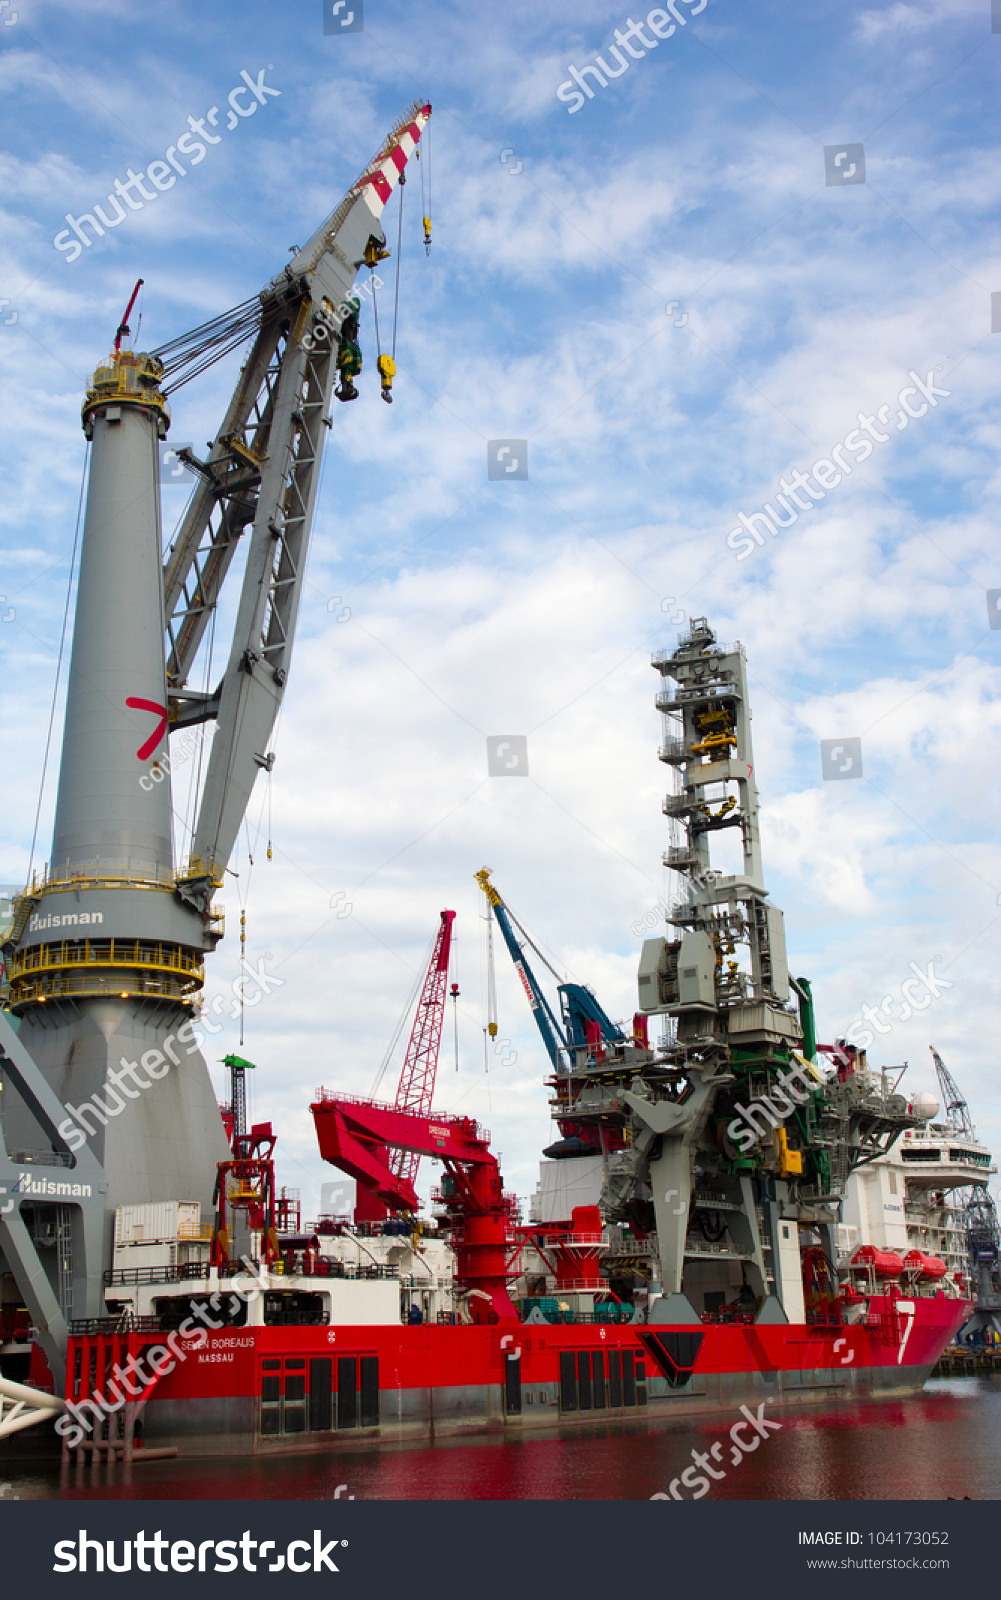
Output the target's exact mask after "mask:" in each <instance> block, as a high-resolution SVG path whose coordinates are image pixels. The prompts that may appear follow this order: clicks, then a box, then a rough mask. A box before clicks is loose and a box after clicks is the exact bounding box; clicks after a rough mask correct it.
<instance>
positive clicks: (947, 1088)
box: [928, 1044, 977, 1139]
mask: <svg viewBox="0 0 1001 1600" xmlns="http://www.w3.org/2000/svg"><path fill="white" fill-rule="evenodd" d="M928 1048H929V1050H930V1051H931V1054H932V1060H933V1061H934V1063H935V1073H936V1076H937V1078H938V1083H939V1088H940V1089H941V1091H942V1102H943V1104H942V1109H943V1111H944V1112H945V1114H946V1116H947V1117H948V1119H949V1121H950V1123H951V1124H952V1126H953V1127H954V1128H956V1129H958V1131H959V1132H960V1133H965V1134H966V1136H967V1138H969V1139H975V1138H976V1137H977V1133H976V1129H975V1128H974V1126H973V1118H972V1117H971V1116H970V1108H969V1106H968V1105H967V1103H966V1101H965V1099H964V1098H963V1095H962V1093H961V1091H960V1088H959V1085H958V1084H957V1082H956V1080H955V1078H954V1077H953V1076H952V1073H951V1072H950V1071H949V1069H948V1067H947V1066H946V1064H945V1062H944V1061H943V1060H942V1057H941V1056H940V1055H939V1053H938V1051H937V1050H936V1049H935V1046H934V1045H933V1044H930V1045H929V1046H928Z"/></svg>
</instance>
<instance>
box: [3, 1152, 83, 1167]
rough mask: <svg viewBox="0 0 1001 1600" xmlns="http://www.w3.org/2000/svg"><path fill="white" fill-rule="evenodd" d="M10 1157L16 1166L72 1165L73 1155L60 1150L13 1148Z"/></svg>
mask: <svg viewBox="0 0 1001 1600" xmlns="http://www.w3.org/2000/svg"><path fill="white" fill-rule="evenodd" d="M9 1159H10V1160H11V1161H12V1162H13V1164H14V1165H15V1166H16V1167H20V1166H25V1167H72V1166H73V1165H74V1161H73V1157H72V1156H68V1155H64V1154H62V1153H61V1152H60V1151H58V1150H11V1151H10V1154H9Z"/></svg>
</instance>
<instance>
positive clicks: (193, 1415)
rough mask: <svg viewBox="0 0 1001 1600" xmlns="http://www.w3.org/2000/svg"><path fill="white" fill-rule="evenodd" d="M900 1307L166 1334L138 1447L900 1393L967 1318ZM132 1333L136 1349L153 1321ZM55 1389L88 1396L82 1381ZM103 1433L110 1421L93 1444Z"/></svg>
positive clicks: (944, 1305)
mask: <svg viewBox="0 0 1001 1600" xmlns="http://www.w3.org/2000/svg"><path fill="white" fill-rule="evenodd" d="M904 1304H905V1305H908V1306H909V1307H911V1306H912V1307H913V1311H911V1310H910V1309H909V1310H908V1312H907V1313H906V1314H901V1313H900V1312H899V1311H896V1310H895V1309H894V1307H893V1305H892V1303H891V1302H885V1301H882V1300H873V1301H872V1302H870V1307H869V1314H868V1316H867V1318H866V1321H865V1324H857V1325H853V1326H844V1327H831V1328H818V1327H813V1326H805V1325H799V1326H797V1325H792V1324H788V1325H782V1326H748V1325H737V1326H733V1325H710V1326H695V1327H677V1328H672V1327H662V1326H652V1325H651V1326H647V1325H634V1324H629V1325H625V1326H623V1325H601V1324H568V1325H560V1324H545V1323H535V1324H531V1323H523V1324H516V1325H512V1324H504V1323H497V1324H492V1325H488V1326H467V1327H463V1326H441V1327H439V1326H418V1327H401V1326H386V1325H384V1324H382V1325H374V1326H365V1325H359V1326H339V1327H289V1326H281V1327H248V1328H242V1329H229V1330H227V1331H226V1332H223V1333H209V1334H207V1335H206V1337H205V1340H204V1343H202V1342H200V1341H199V1340H198V1339H197V1337H196V1338H194V1339H187V1338H184V1339H178V1338H177V1337H176V1336H175V1339H174V1343H173V1349H174V1351H175V1353H177V1352H178V1351H181V1352H183V1358H182V1359H179V1360H177V1361H176V1363H175V1364H174V1365H173V1368H172V1370H170V1371H169V1372H166V1373H165V1374H164V1376H163V1377H162V1378H161V1379H160V1380H159V1382H158V1383H157V1385H156V1388H155V1390H154V1391H153V1392H152V1393H151V1394H150V1396H149V1398H148V1400H147V1401H146V1403H145V1406H144V1416H143V1420H142V1429H141V1436H142V1443H141V1447H144V1448H150V1449H152V1448H157V1449H160V1448H165V1447H166V1448H176V1449H177V1451H178V1453H179V1455H182V1456H185V1457H194V1456H225V1455H236V1454H241V1455H245V1454H248V1453H249V1454H257V1455H272V1454H285V1453H298V1452H301V1451H313V1450H320V1449H324V1448H327V1449H329V1448H330V1447H331V1446H336V1447H337V1448H342V1447H344V1446H347V1445H350V1444H351V1443H352V1442H355V1441H357V1442H358V1443H359V1444H361V1443H365V1444H368V1445H371V1444H373V1443H385V1444H389V1445H391V1444H394V1443H398V1442H403V1441H407V1440H427V1439H435V1438H437V1437H446V1436H454V1435H475V1434H477V1433H494V1434H496V1433H498V1432H501V1433H508V1434H523V1433H525V1432H531V1431H532V1430H535V1429H538V1428H552V1427H554V1426H557V1425H558V1426H563V1425H570V1426H573V1425H580V1424H582V1423H593V1422H595V1421H602V1420H607V1421H616V1422H620V1421H630V1420H634V1421H645V1420H651V1421H652V1420H655V1419H667V1418H670V1417H672V1416H692V1415H709V1414H712V1413H725V1414H727V1415H728V1416H730V1418H731V1420H732V1418H733V1416H734V1415H735V1414H736V1413H738V1412H739V1408H740V1406H741V1405H748V1406H753V1407H754V1408H755V1410H757V1408H758V1407H760V1406H761V1405H762V1403H763V1402H764V1403H766V1404H768V1405H769V1406H774V1407H782V1406H796V1407H801V1406H803V1405H808V1404H816V1403H831V1402H847V1403H851V1402H854V1401H870V1400H873V1399H879V1398H891V1397H895V1398H899V1397H900V1396H902V1395H906V1394H910V1393H915V1392H917V1391H918V1390H919V1389H920V1388H921V1386H922V1384H923V1383H924V1382H925V1380H926V1378H927V1377H928V1375H929V1373H930V1372H931V1370H932V1368H933V1367H934V1365H935V1363H936V1362H937V1360H938V1358H939V1356H940V1355H941V1353H942V1351H943V1349H944V1348H945V1346H946V1345H947V1344H948V1343H949V1342H950V1340H951V1339H952V1338H953V1337H954V1335H955V1333H956V1331H957V1329H958V1328H959V1327H960V1326H961V1324H962V1322H963V1321H964V1319H965V1318H966V1317H967V1316H968V1315H969V1304H968V1302H966V1301H964V1300H956V1299H953V1298H947V1297H945V1296H934V1297H927V1298H921V1299H918V1298H916V1299H915V1300H914V1301H913V1302H910V1303H907V1302H904ZM127 1338H128V1343H129V1349H130V1352H132V1353H134V1354H140V1353H141V1352H142V1351H143V1350H144V1349H145V1350H146V1351H148V1350H149V1349H150V1347H151V1346H152V1345H153V1344H154V1343H155V1342H156V1338H157V1336H156V1335H137V1334H130V1335H128V1336H127ZM121 1343H122V1341H121V1340H120V1339H119V1338H117V1337H116V1338H115V1340H114V1344H115V1346H116V1350H115V1357H116V1359H117V1358H118V1356H120V1354H121V1353H122V1351H121V1348H120V1347H121ZM111 1344H112V1340H111V1339H108V1340H107V1341H105V1340H103V1339H99V1338H97V1337H93V1338H90V1339H86V1340H85V1339H83V1338H79V1339H75V1340H74V1341H73V1345H74V1346H83V1347H84V1348H83V1349H82V1350H81V1352H80V1359H79V1361H77V1360H76V1355H75V1350H74V1349H71V1353H70V1367H69V1370H70V1372H71V1374H72V1373H73V1372H74V1370H77V1371H78V1372H80V1373H81V1374H82V1373H86V1372H87V1371H88V1370H97V1371H103V1370H105V1361H106V1359H109V1357H108V1348H107V1347H108V1346H110V1345H111ZM98 1346H100V1347H103V1348H95V1347H98ZM67 1398H68V1399H70V1400H71V1401H76V1402H79V1401H80V1400H81V1399H83V1398H84V1391H83V1389H82V1388H81V1387H80V1386H79V1384H78V1385H77V1387H76V1393H75V1394H74V1393H73V1390H72V1385H71V1386H70V1392H69V1393H68V1395H67ZM100 1432H104V1433H105V1434H107V1424H105V1425H104V1427H103V1428H99V1427H96V1428H95V1429H94V1432H92V1433H88V1435H87V1439H88V1441H89V1440H90V1439H93V1438H94V1437H95V1436H99V1434H100ZM112 1436H114V1433H113V1434H112ZM137 1442H138V1441H137ZM85 1448H86V1446H85Z"/></svg>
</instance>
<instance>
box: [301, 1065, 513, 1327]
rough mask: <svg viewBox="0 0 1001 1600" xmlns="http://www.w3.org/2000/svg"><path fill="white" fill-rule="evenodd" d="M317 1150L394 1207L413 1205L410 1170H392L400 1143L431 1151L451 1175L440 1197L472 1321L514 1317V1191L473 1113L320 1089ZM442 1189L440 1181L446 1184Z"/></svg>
mask: <svg viewBox="0 0 1001 1600" xmlns="http://www.w3.org/2000/svg"><path fill="white" fill-rule="evenodd" d="M311 1110H312V1113H313V1121H314V1122H315V1124H316V1137H317V1141H318V1143H319V1146H320V1154H321V1156H322V1157H323V1159H324V1160H325V1161H329V1162H331V1163H332V1165H333V1166H335V1167H338V1168H339V1169H340V1171H342V1172H346V1173H348V1174H349V1175H350V1176H351V1177H353V1178H357V1179H358V1181H359V1182H360V1183H363V1184H365V1185H366V1186H368V1187H369V1188H370V1189H372V1190H374V1191H375V1193H376V1194H377V1196H378V1198H379V1199H380V1200H381V1201H383V1203H384V1204H385V1205H387V1206H388V1207H389V1208H390V1210H392V1211H416V1210H417V1209H418V1206H419V1200H418V1196H417V1193H416V1191H415V1189H414V1186H413V1184H412V1182H411V1181H410V1179H409V1178H405V1177H400V1176H398V1175H397V1173H396V1172H395V1171H394V1170H393V1167H392V1165H391V1156H392V1154H393V1153H395V1152H396V1151H400V1150H402V1151H404V1152H408V1153H410V1154H413V1155H416V1156H418V1157H419V1156H422V1155H427V1156H436V1157H437V1158H438V1160H439V1161H440V1162H441V1163H442V1166H443V1167H444V1169H445V1172H446V1174H447V1176H448V1178H449V1180H450V1188H449V1191H448V1194H447V1196H446V1197H445V1204H446V1205H447V1206H448V1209H449V1211H450V1213H451V1219H452V1220H453V1243H454V1246H455V1251H456V1270H455V1275H456V1278H457V1279H458V1280H459V1282H460V1283H461V1284H462V1285H463V1286H464V1288H465V1289H466V1290H467V1291H469V1292H470V1304H469V1310H470V1314H471V1315H472V1318H473V1321H474V1322H487V1321H494V1320H498V1321H502V1322H508V1321H511V1322H517V1321H518V1313H517V1312H516V1310H515V1308H514V1305H513V1303H512V1301H511V1298H510V1296H509V1294H508V1292H507V1282H508V1279H509V1277H511V1276H513V1275H514V1274H512V1273H510V1272H509V1271H508V1259H509V1255H510V1247H511V1243H512V1239H511V1216H512V1209H513V1201H512V1198H511V1197H510V1196H508V1195H506V1194H505V1192H504V1184H503V1179H502V1178H501V1173H500V1168H499V1166H498V1164H497V1158H496V1156H494V1155H493V1154H492V1153H491V1150H490V1146H489V1143H488V1140H487V1138H486V1136H485V1135H484V1133H483V1131H482V1130H481V1129H480V1128H479V1127H478V1125H477V1123H476V1122H474V1121H473V1119H472V1118H471V1117H445V1116H442V1117H436V1116H425V1115H421V1114H419V1113H417V1112H414V1111H400V1110H397V1109H396V1108H395V1107H394V1106H387V1105H382V1104H380V1103H379V1102H378V1101H376V1100H357V1099H355V1098H354V1097H353V1096H350V1095H335V1094H330V1093H329V1092H328V1091H327V1090H325V1089H320V1090H319V1091H318V1093H317V1097H316V1100H315V1102H314V1104H313V1106H312V1107H311ZM443 1189H444V1185H443Z"/></svg>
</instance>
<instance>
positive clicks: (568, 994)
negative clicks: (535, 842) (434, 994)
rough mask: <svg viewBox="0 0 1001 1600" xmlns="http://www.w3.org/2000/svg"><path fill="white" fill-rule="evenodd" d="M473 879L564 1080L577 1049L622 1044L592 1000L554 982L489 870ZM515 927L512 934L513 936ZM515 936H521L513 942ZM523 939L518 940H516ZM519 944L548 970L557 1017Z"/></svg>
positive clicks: (582, 990)
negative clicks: (554, 991)
mask: <svg viewBox="0 0 1001 1600" xmlns="http://www.w3.org/2000/svg"><path fill="white" fill-rule="evenodd" d="M475 876H476V881H477V883H478V884H479V886H480V888H481V889H482V890H483V893H484V894H485V895H486V897H487V900H488V901H489V903H490V906H491V907H492V909H493V913H494V916H495V917H496V918H497V926H498V927H499V928H500V931H501V934H502V935H503V938H504V943H505V944H506V945H507V948H508V951H509V952H510V956H511V960H512V961H513V962H514V967H515V971H516V972H517V974H518V976H519V978H520V979H521V984H522V988H523V989H524V991H525V994H526V995H527V997H528V1003H529V1005H530V1006H531V1008H532V1015H533V1016H534V1018H535V1022H536V1026H537V1027H538V1030H539V1032H540V1033H541V1035H542V1042H543V1044H544V1045H545V1047H546V1050H547V1051H548V1053H549V1059H550V1060H551V1061H552V1063H553V1066H554V1068H555V1070H556V1072H557V1073H558V1074H559V1075H560V1076H561V1077H564V1076H565V1075H566V1074H567V1073H568V1072H569V1071H570V1070H571V1069H572V1068H573V1067H574V1066H576V1065H577V1064H578V1051H581V1050H587V1049H588V1047H589V1046H590V1045H592V1044H599V1043H602V1042H607V1043H612V1042H615V1043H623V1042H624V1041H625V1037H626V1036H625V1034H624V1033H623V1032H622V1029H621V1028H619V1027H617V1026H616V1024H615V1023H614V1022H612V1021H611V1019H610V1018H609V1017H608V1015H607V1013H606V1012H605V1010H604V1008H603V1007H602V1005H601V1004H600V1003H599V1001H598V999H597V997H596V996H595V995H594V994H592V993H591V990H590V989H588V988H586V987H585V985H584V984H582V983H560V982H559V974H558V973H557V972H556V971H555V969H554V968H553V967H551V966H550V964H549V962H548V961H547V960H546V958H545V956H544V955H543V954H542V952H541V951H540V950H539V949H538V948H537V946H536V945H534V944H532V941H531V940H530V939H529V937H528V934H527V933H526V932H525V930H524V928H522V926H521V924H520V923H519V922H518V920H517V918H516V917H515V916H514V915H513V913H512V912H511V911H510V909H509V908H508V907H507V906H506V905H505V903H504V901H503V899H502V898H501V896H500V894H499V893H498V892H497V890H496V889H495V887H494V885H493V884H492V883H491V882H490V870H489V868H488V867H483V868H481V870H480V871H479V872H477V873H476V874H475ZM515 929H517V930H518V931H517V933H516V932H515ZM518 933H520V934H521V935H522V939H521V940H519V938H518ZM522 941H524V942H522ZM525 944H531V945H532V949H533V950H534V951H535V953H536V955H537V956H538V957H539V959H540V960H541V961H542V962H543V963H544V964H545V966H547V967H548V968H549V971H550V972H551V973H552V974H553V977H554V978H556V980H557V990H558V993H559V997H560V1013H561V1018H560V1020H557V1017H556V1015H555V1013H554V1011H553V1008H552V1006H551V1005H550V1004H549V1001H548V1000H547V999H546V996H545V994H544V993H543V991H542V988H541V987H540V985H539V981H538V979H537V978H536V976H535V974H534V972H533V971H532V968H531V966H530V965H529V962H528V958H527V956H526V954H525Z"/></svg>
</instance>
